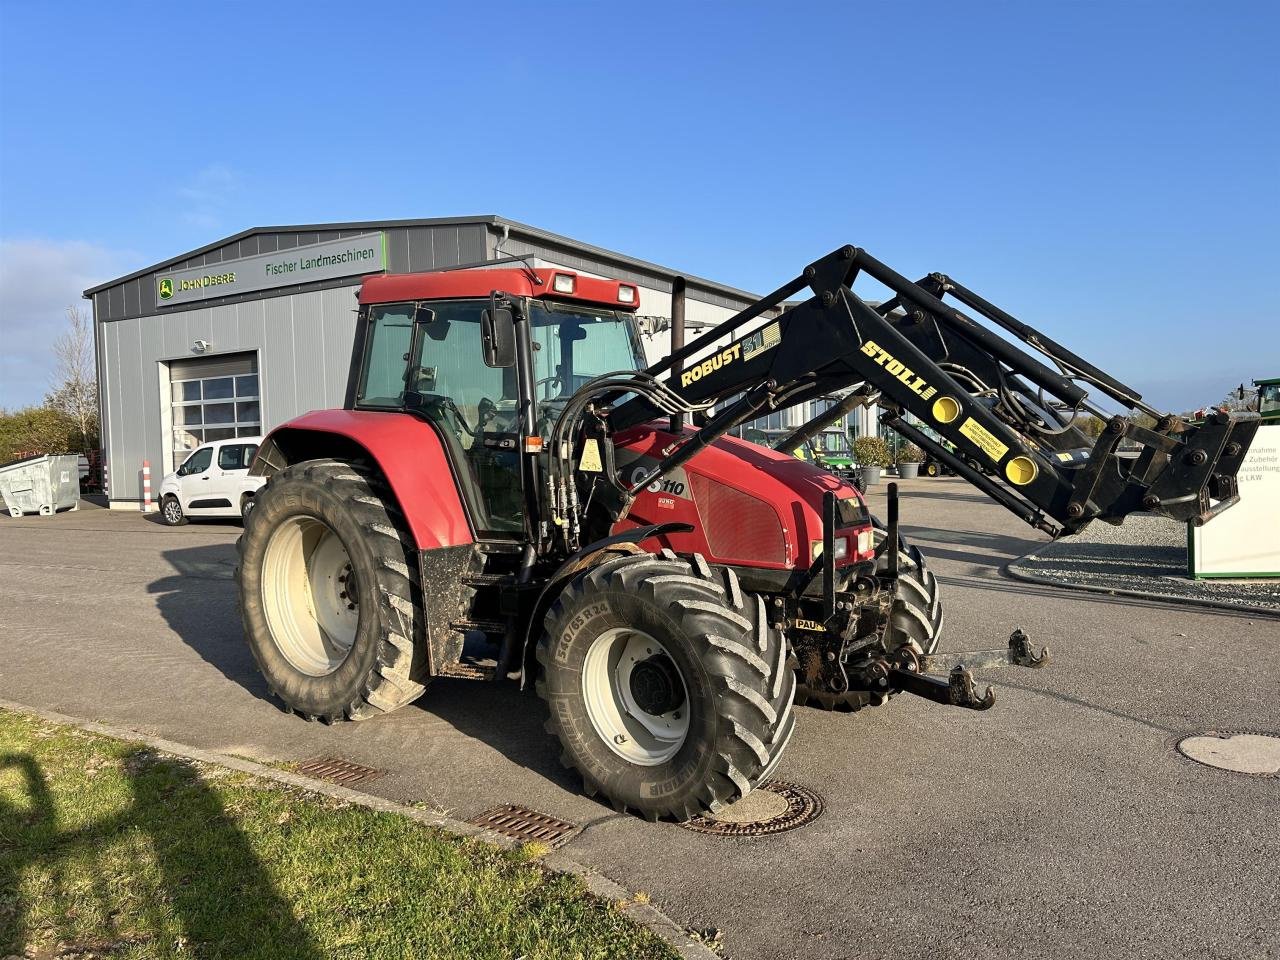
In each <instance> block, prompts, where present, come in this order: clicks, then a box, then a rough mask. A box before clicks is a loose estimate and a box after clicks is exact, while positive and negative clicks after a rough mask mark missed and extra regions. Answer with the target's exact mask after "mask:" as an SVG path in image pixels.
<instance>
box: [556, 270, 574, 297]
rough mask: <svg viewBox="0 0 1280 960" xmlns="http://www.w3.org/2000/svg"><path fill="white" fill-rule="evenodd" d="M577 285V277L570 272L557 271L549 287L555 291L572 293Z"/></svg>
mask: <svg viewBox="0 0 1280 960" xmlns="http://www.w3.org/2000/svg"><path fill="white" fill-rule="evenodd" d="M577 286H578V278H577V277H575V276H574V275H573V274H571V273H557V274H556V275H555V278H554V279H553V280H552V281H551V289H553V290H554V291H555V292H556V293H573V291H574V290H575V289H576V288H577Z"/></svg>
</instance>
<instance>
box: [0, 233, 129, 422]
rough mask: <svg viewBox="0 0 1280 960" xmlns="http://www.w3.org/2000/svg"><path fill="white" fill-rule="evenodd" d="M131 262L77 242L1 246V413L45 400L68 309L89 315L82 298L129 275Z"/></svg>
mask: <svg viewBox="0 0 1280 960" xmlns="http://www.w3.org/2000/svg"><path fill="white" fill-rule="evenodd" d="M127 259H131V260H134V261H136V260H137V257H136V256H134V257H130V256H129V254H127V253H125V252H116V251H111V250H107V249H106V248H104V247H99V246H97V245H95V244H92V243H84V242H81V241H75V240H72V241H54V240H39V239H24V240H0V407H7V408H13V407H21V406H27V405H29V404H38V403H40V402H42V401H43V400H44V395H45V393H46V392H48V389H49V377H50V374H51V372H52V368H53V351H52V346H53V341H54V339H55V338H56V337H57V336H58V334H59V333H61V332H62V329H63V327H64V326H65V324H66V310H67V307H69V306H78V307H80V308H81V309H84V310H89V309H90V304H89V301H87V300H84V299H82V297H81V294H82V293H83V292H84V291H85V290H86V289H88V288H89V287H92V286H95V285H96V284H99V283H102V282H103V281H104V280H110V279H111V278H112V277H116V276H119V275H120V274H122V273H125V272H127V270H126V268H124V267H123V263H124V262H125V261H126V260H127Z"/></svg>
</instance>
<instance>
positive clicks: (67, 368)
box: [44, 306, 98, 452]
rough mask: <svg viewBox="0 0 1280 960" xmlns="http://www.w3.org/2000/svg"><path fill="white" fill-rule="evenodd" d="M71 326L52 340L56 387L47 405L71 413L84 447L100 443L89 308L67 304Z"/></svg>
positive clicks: (54, 385) (48, 398) (47, 398)
mask: <svg viewBox="0 0 1280 960" xmlns="http://www.w3.org/2000/svg"><path fill="white" fill-rule="evenodd" d="M67 322H68V324H69V327H68V329H66V330H64V331H63V332H62V333H61V334H59V335H58V338H57V339H56V340H54V341H53V356H54V361H55V365H54V371H53V380H52V386H53V390H52V392H51V393H49V395H48V396H46V397H45V400H44V402H45V406H47V407H52V408H53V409H55V410H58V411H60V412H62V413H64V414H66V415H67V416H68V417H70V418H71V419H72V420H73V421H74V422H75V425H76V429H77V430H79V432H80V445H81V449H82V450H84V451H85V452H87V451H88V450H89V449H90V448H92V447H95V446H97V443H98V377H97V367H96V364H95V363H94V356H93V320H92V318H91V317H90V315H89V313H88V311H86V310H82V309H81V308H79V307H75V306H72V307H67Z"/></svg>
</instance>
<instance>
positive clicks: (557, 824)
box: [467, 803, 578, 847]
mask: <svg viewBox="0 0 1280 960" xmlns="http://www.w3.org/2000/svg"><path fill="white" fill-rule="evenodd" d="M467 823H473V824H475V825H476V826H477V827H484V828H485V829H487V830H492V831H493V832H494V833H500V834H502V835H503V836H504V837H511V838H512V839H515V840H520V841H522V842H524V843H545V844H548V845H550V846H552V847H558V846H560V844H562V843H564V842H565V841H566V840H568V839H569V837H570V835H571V834H573V832H574V831H575V830H577V829H578V827H577V825H576V824H572V823H569V822H568V821H567V820H557V819H556V818H555V817H549V816H547V815H546V814H545V813H538V812H537V811H535V810H530V809H529V808H528V807H522V806H519V805H518V804H514V803H504V804H503V805H502V806H500V807H493V808H492V809H490V810H486V811H485V812H484V813H480V814H477V815H476V816H474V817H472V818H471V819H470V820H468V821H467Z"/></svg>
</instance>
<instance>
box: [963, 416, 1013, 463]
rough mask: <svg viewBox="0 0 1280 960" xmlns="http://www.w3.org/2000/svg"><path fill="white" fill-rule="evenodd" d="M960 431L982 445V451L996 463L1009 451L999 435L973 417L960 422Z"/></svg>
mask: <svg viewBox="0 0 1280 960" xmlns="http://www.w3.org/2000/svg"><path fill="white" fill-rule="evenodd" d="M960 432H961V433H963V434H964V435H965V436H966V437H968V438H969V439H970V440H972V441H973V442H974V443H976V444H977V445H978V446H979V447H981V448H982V452H983V453H985V454H986V455H987V456H988V457H990V458H991V459H992V460H993V461H995V462H996V463H999V462H1000V458H1001V457H1003V456H1004V455H1005V454H1006V453H1008V452H1009V448H1008V447H1006V446H1005V445H1004V444H1003V443H1001V442H1000V439H999V437H997V436H996V435H995V434H994V433H992V432H991V431H990V430H988V429H987V428H986V427H984V426H983V425H982V424H980V423H978V421H977V420H975V419H973V417H970V418H969V419H967V420H966V421H965V422H964V423H962V424H960Z"/></svg>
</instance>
